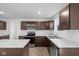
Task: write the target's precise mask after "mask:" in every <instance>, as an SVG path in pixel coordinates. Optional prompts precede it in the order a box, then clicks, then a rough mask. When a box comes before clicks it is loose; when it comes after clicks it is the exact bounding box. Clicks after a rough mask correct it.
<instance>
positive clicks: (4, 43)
mask: <svg viewBox="0 0 79 59" xmlns="http://www.w3.org/2000/svg"><path fill="white" fill-rule="evenodd" d="M29 41H30V39H27V40H26V39H22V40H19V39H6V40H5V39H2V40H0V48H24V47H25V46H26V45H27V44H28V43H29Z"/></svg>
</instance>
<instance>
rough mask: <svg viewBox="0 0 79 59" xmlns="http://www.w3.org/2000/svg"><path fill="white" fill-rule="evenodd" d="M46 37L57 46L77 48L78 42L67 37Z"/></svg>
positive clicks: (78, 46)
mask: <svg viewBox="0 0 79 59" xmlns="http://www.w3.org/2000/svg"><path fill="white" fill-rule="evenodd" d="M47 38H48V39H49V40H50V41H51V42H52V43H54V44H55V45H56V46H57V47H58V48H79V43H77V42H74V41H72V40H69V39H53V38H50V37H49V36H47Z"/></svg>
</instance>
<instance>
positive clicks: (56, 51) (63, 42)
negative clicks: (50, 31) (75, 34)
mask: <svg viewBox="0 0 79 59" xmlns="http://www.w3.org/2000/svg"><path fill="white" fill-rule="evenodd" d="M52 37H53V36H52ZM47 38H48V39H49V40H50V44H51V46H50V55H51V56H79V43H77V42H74V41H72V40H69V39H64V38H63V39H58V38H51V37H50V36H47Z"/></svg>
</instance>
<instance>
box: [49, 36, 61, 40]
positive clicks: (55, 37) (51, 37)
mask: <svg viewBox="0 0 79 59" xmlns="http://www.w3.org/2000/svg"><path fill="white" fill-rule="evenodd" d="M48 37H49V38H50V39H61V38H60V37H58V36H48Z"/></svg>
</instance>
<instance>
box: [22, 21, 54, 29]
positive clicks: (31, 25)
mask: <svg viewBox="0 0 79 59" xmlns="http://www.w3.org/2000/svg"><path fill="white" fill-rule="evenodd" d="M29 29H30V30H33V29H35V30H53V29H54V22H53V21H40V22H39V21H21V30H29Z"/></svg>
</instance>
